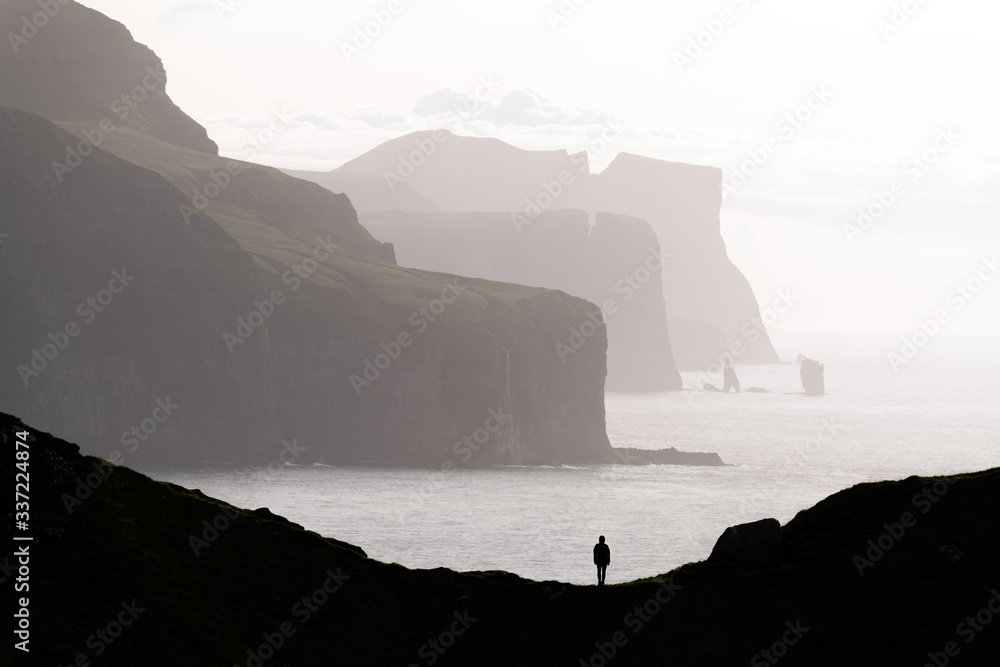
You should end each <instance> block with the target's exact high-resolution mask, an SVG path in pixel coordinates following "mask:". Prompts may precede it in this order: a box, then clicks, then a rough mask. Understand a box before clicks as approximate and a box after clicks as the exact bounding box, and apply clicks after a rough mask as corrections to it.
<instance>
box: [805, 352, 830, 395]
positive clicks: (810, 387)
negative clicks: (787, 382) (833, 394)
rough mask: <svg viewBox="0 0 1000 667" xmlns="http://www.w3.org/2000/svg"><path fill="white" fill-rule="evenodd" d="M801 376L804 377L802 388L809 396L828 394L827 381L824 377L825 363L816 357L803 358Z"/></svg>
mask: <svg viewBox="0 0 1000 667" xmlns="http://www.w3.org/2000/svg"><path fill="white" fill-rule="evenodd" d="M799 363H800V364H801V368H800V369H799V377H801V379H802V388H803V389H805V391H806V394H807V395H809V396H823V395H824V394H826V381H825V379H824V377H823V373H824V368H823V364H821V363H819V362H818V361H816V360H815V359H802V360H801V361H800V362H799Z"/></svg>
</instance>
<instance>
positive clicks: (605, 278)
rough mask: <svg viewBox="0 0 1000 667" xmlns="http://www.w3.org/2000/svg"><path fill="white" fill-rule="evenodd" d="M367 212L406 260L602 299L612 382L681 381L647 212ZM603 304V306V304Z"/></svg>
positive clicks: (583, 331) (654, 384) (581, 328)
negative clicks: (522, 218)
mask: <svg viewBox="0 0 1000 667" xmlns="http://www.w3.org/2000/svg"><path fill="white" fill-rule="evenodd" d="M361 222H362V224H364V225H365V227H367V228H368V230H369V231H371V232H372V234H373V235H374V236H376V237H377V238H379V239H382V240H384V241H388V242H391V243H392V245H393V246H394V248H395V251H396V256H397V258H398V260H399V262H400V263H401V264H403V265H405V266H414V267H418V268H421V269H430V270H434V271H443V272H448V273H456V274H463V275H471V276H478V277H482V278H488V279H491V280H502V281H505V282H512V283H519V284H523V285H537V286H541V287H547V288H552V289H559V290H562V291H564V292H567V293H568V294H572V295H574V296H578V297H582V298H584V299H587V300H588V301H590V302H591V303H594V304H597V306H598V307H599V310H598V308H595V309H594V311H593V312H594V318H595V319H603V320H604V321H605V322H606V323H607V328H608V376H607V381H606V384H605V387H606V388H607V389H608V390H612V391H669V390H676V389H680V387H681V378H680V374H679V373H678V372H677V368H676V366H675V365H674V360H673V355H672V354H671V348H670V336H669V333H668V330H667V319H666V315H665V312H664V307H663V291H662V283H661V281H660V278H659V274H660V272H661V271H662V269H663V264H664V260H663V257H662V253H661V251H660V246H659V242H658V241H657V239H656V235H655V234H654V233H653V231H652V229H650V227H649V225H648V224H647V223H646V222H645V221H643V220H637V219H633V218H628V217H626V216H621V215H615V214H611V213H599V214H598V215H597V216H596V217H595V224H594V226H593V227H591V225H590V220H589V218H588V215H587V214H586V213H585V212H583V211H570V210H562V211H552V212H546V213H542V214H541V215H539V216H538V217H537V218H536V219H535V220H533V221H531V224H529V225H526V226H524V227H523V228H520V227H518V226H516V225H514V224H512V222H511V215H510V214H509V213H466V214H462V213H400V212H391V213H369V214H363V215H361ZM599 311H600V312H599ZM592 326H593V323H588V322H587V321H583V322H578V323H577V324H576V325H575V326H574V327H573V328H572V329H569V330H567V331H566V332H565V340H564V342H563V345H562V346H560V350H559V351H560V356H561V357H562V358H568V357H570V356H572V355H574V354H575V353H576V347H575V346H576V345H582V344H583V343H584V342H585V341H586V340H588V339H589V337H590V335H589V334H590V333H591V327H592Z"/></svg>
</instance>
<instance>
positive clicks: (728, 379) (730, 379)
mask: <svg viewBox="0 0 1000 667" xmlns="http://www.w3.org/2000/svg"><path fill="white" fill-rule="evenodd" d="M722 374H723V385H722V391H724V392H728V391H729V388H730V387H732V388H733V389H735V390H736V393H737V394H738V393H740V379H739V378H738V377H736V371H735V370H734V369H733V365H732V364H730V363H729V359H726V365H725V367H724V368H723V369H722Z"/></svg>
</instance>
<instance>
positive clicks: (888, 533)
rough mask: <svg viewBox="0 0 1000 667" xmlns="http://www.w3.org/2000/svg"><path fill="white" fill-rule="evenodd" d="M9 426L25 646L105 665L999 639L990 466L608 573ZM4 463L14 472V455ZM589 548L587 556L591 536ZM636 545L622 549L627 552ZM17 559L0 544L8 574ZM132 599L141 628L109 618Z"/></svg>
mask: <svg viewBox="0 0 1000 667" xmlns="http://www.w3.org/2000/svg"><path fill="white" fill-rule="evenodd" d="M18 433H24V434H25V435H23V436H21V437H20V439H23V440H25V441H27V442H28V443H29V445H28V447H29V448H30V470H31V474H32V477H31V482H32V496H31V499H32V505H31V517H30V521H29V523H28V528H27V529H26V530H25V529H17V530H15V528H16V527H15V525H14V516H13V514H12V513H6V514H5V515H4V518H3V522H4V531H5V532H6V533H7V534H16V535H19V536H30V537H32V538H33V541H32V542H30V543H28V544H29V548H30V569H31V572H30V574H31V582H30V583H31V600H30V605H31V606H30V614H31V618H32V619H33V623H32V626H31V628H32V629H31V633H32V634H31V643H30V648H31V651H32V652H31V654H30V659H31V660H32V661H33V662H32V664H70V663H72V662H73V661H74V660H75V659H76V656H78V655H84V656H86V658H87V659H89V660H91V661H95V658H99V659H100V664H102V665H136V664H183V665H190V666H192V667H197V666H200V665H231V664H237V665H249V664H256V662H254V661H255V660H261V658H262V657H263V658H264V660H262V664H286V665H319V664H337V665H399V664H427V663H429V662H430V661H431V660H432V659H433V662H434V663H435V664H439V665H509V664H517V665H545V666H548V665H554V664H566V665H572V664H580V661H581V660H582V661H583V664H588V663H590V664H601V662H600V660H601V659H603V660H604V661H605V663H604V664H616V665H650V664H670V665H681V666H684V665H692V666H695V665H696V666H699V667H701V666H703V665H733V664H746V663H750V664H754V663H755V662H756V663H757V664H774V658H775V657H778V658H780V659H781V664H789V665H812V666H817V665H819V666H823V665H843V664H851V665H859V666H867V665H896V664H917V665H919V664H924V663H926V662H928V660H929V659H931V658H932V656H937V659H938V661H939V662H942V664H943V660H944V659H945V658H948V656H947V655H946V654H945V653H944V651H946V650H951V651H952V653H953V655H960V660H961V661H962V663H961V664H970V665H987V664H993V662H994V661H995V660H996V658H997V656H1000V634H998V633H996V632H994V631H993V630H994V628H993V627H992V626H991V625H990V624H989V623H988V622H987V619H988V618H994V616H995V614H993V613H992V612H990V611H989V610H988V606H987V605H992V606H993V608H994V609H995V608H996V606H997V603H998V602H1000V593H997V581H996V576H997V569H996V562H997V559H998V558H1000V531H997V529H996V528H997V526H996V521H995V516H994V515H995V511H994V508H995V507H996V506H997V504H998V501H1000V470H990V471H987V472H982V473H976V474H968V475H959V476H955V477H951V478H917V477H911V478H908V479H905V480H902V481H897V482H881V483H875V484H861V485H858V486H855V487H853V488H851V489H848V490H845V491H842V492H840V493H837V494H834V495H833V496H830V497H829V498H827V499H825V500H823V501H822V502H820V503H818V504H817V505H816V506H815V507H813V508H811V509H808V510H805V511H802V512H800V513H799V514H798V515H797V516H796V517H795V518H794V519H793V520H792V521H791V522H789V523H788V524H787V525H785V526H784V527H783V528H782V529H781V530H780V541H779V542H778V544H777V546H776V548H774V550H773V553H772V554H771V555H770V558H769V559H768V560H766V561H764V562H761V563H758V564H755V565H742V564H740V563H738V562H733V561H732V560H720V561H716V559H715V558H713V561H712V562H701V563H691V564H688V565H684V566H683V567H680V568H677V569H675V570H673V571H671V572H668V573H665V574H661V575H658V576H655V577H650V578H647V579H642V580H639V581H634V582H629V583H626V584H619V585H612V586H605V587H602V588H598V587H596V586H576V585H570V584H564V583H560V582H556V581H546V582H534V581H529V580H525V579H522V578H520V577H518V576H516V575H514V574H509V573H506V572H465V573H459V572H454V571H451V570H447V569H444V568H438V569H433V570H409V569H407V568H404V567H401V566H399V565H395V564H385V563H381V562H378V561H375V560H372V559H369V558H366V557H365V555H364V551H363V549H362V548H360V547H355V546H352V545H349V544H346V543H343V542H340V541H337V540H335V539H333V538H330V537H321V536H320V535H317V534H316V533H314V532H311V531H308V530H305V529H303V528H302V527H301V526H298V525H296V524H294V523H292V522H289V521H288V520H286V519H283V518H282V517H279V516H276V515H274V514H272V513H271V512H269V511H268V510H267V509H266V508H259V509H257V510H253V511H251V510H246V509H240V508H237V507H233V506H231V505H228V504H227V503H224V502H222V501H219V500H216V499H213V498H209V497H207V496H205V495H204V494H202V493H201V492H200V491H198V490H189V489H185V488H183V487H180V486H176V485H172V484H165V483H161V482H155V481H153V480H151V479H149V478H148V477H145V476H144V475H141V474H139V473H136V472H133V471H132V470H130V469H128V468H123V467H115V466H110V465H108V464H107V463H105V462H102V461H100V460H98V459H94V458H90V457H83V456H81V455H80V454H79V452H78V448H77V447H76V446H74V445H71V444H69V443H66V442H63V441H61V440H58V439H56V438H52V437H50V436H48V435H47V434H44V433H39V432H37V431H35V430H34V429H31V428H30V427H27V426H24V425H23V424H21V423H20V422H19V421H17V420H16V419H14V418H12V417H10V416H8V415H0V439H2V441H3V446H4V449H5V451H8V452H12V451H13V450H14V449H15V442H16V441H17V440H18V439H19V436H18V435H17V434H18ZM0 472H2V474H3V475H4V477H5V478H6V479H13V476H14V473H15V472H16V471H15V470H14V458H13V457H12V456H5V457H3V460H2V463H0ZM904 523H905V524H906V525H905V526H904V525H903V524H904ZM719 548H720V547H718V546H717V547H716V550H717V551H718V550H719ZM758 555H759V554H758ZM580 556H581V561H582V562H583V563H584V564H585V565H587V566H589V564H590V554H589V553H582V554H581V555H580ZM628 557H629V556H628V554H627V553H623V552H622V550H621V549H620V548H618V549H617V550H616V552H615V560H616V561H621V560H622V559H625V558H628ZM12 560H13V558H12V557H8V558H7V560H6V561H4V562H3V563H2V565H3V572H2V575H0V579H2V583H0V586H2V587H3V588H4V590H5V591H11V589H12V587H13V584H14V580H15V577H16V574H15V569H14V567H13V563H12ZM501 560H502V556H501ZM663 561H664V563H667V562H669V561H670V556H669V554H664V555H663ZM67 564H72V565H71V566H68V565H67ZM566 566H567V568H570V567H573V565H572V564H569V563H567V564H566ZM587 569H588V570H589V569H590V568H589V567H588V568H587ZM13 597H14V596H13V595H11V598H12V599H13ZM984 610H986V611H984ZM122 614H124V616H122ZM120 618H124V619H125V620H127V621H129V625H127V626H126V627H124V628H114V627H109V624H111V623H114V622H116V621H117V620H118V619H120ZM977 618H979V619H980V620H977ZM35 619H37V620H35ZM976 628H978V630H977V629H976ZM119 629H120V630H121V631H120V632H118V630H119ZM102 630H103V631H104V637H105V638H106V639H104V640H102V639H100V636H101V635H99V634H97V633H98V632H99V631H102ZM448 633H451V635H449V634H448ZM432 642H433V643H432ZM947 647H951V648H950V649H949V648H947ZM98 650H100V651H101V655H100V656H97V651H98ZM956 650H957V651H959V652H960V653H955V651H956ZM764 651H767V652H768V653H767V654H766V655H767V656H770V658H771V660H768V659H767V658H766V657H765V654H764V653H763V652H764ZM15 655H16V656H17V657H15V660H16V661H18V662H16V663H15V664H27V658H28V656H24V655H20V654H19V652H17V651H15ZM940 656H944V658H941V657H940ZM609 658H611V659H609ZM612 659H613V660H612ZM955 662H956V664H958V660H956V661H955ZM931 664H933V662H931Z"/></svg>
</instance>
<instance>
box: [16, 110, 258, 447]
mask: <svg viewBox="0 0 1000 667" xmlns="http://www.w3.org/2000/svg"><path fill="white" fill-rule="evenodd" d="M71 141H73V137H72V135H69V134H68V133H66V132H64V131H63V130H61V129H59V128H57V127H56V126H55V125H53V124H52V123H50V122H48V121H46V120H44V119H42V118H40V117H38V116H33V115H30V114H26V113H23V112H20V111H14V110H11V109H2V108H0V145H2V146H3V150H2V152H0V192H2V197H0V229H2V233H4V234H6V235H7V238H5V239H4V242H3V245H2V246H0V275H2V280H0V310H2V311H3V312H4V317H3V318H2V321H0V340H2V341H3V345H2V346H0V358H2V360H3V361H2V367H3V369H4V372H3V376H2V381H0V404H2V405H3V406H4V408H5V409H16V410H19V411H22V412H23V414H26V415H31V417H32V418H33V419H36V420H37V423H40V424H45V427H46V428H49V429H52V430H54V431H57V432H59V433H63V434H67V436H72V437H74V438H76V439H78V440H79V441H80V442H82V443H84V444H87V445H93V444H96V443H103V444H107V443H109V442H115V443H117V441H118V439H119V436H120V435H121V434H122V433H123V432H126V431H128V430H129V428H130V427H132V426H133V425H135V424H138V423H140V422H141V421H142V420H143V419H146V418H148V417H149V416H150V413H151V412H152V411H153V410H154V408H155V407H156V401H157V400H158V399H163V400H166V399H168V398H169V399H170V400H171V401H172V402H174V403H179V404H181V405H182V412H179V413H178V416H177V418H176V419H169V420H167V421H165V422H164V423H162V424H157V439H158V440H159V441H160V442H163V443H165V442H168V441H169V442H171V443H172V445H173V446H174V447H175V448H176V449H177V452H178V454H186V455H190V456H198V455H199V452H200V450H201V449H202V448H204V449H205V450H206V451H213V452H217V451H218V449H219V447H218V443H219V442H223V441H224V442H227V443H231V442H234V441H242V442H244V443H245V446H246V447H247V450H248V451H255V450H257V451H263V450H264V449H265V448H266V447H267V446H269V445H270V444H271V443H273V442H274V441H275V439H276V437H277V429H276V421H275V410H274V403H275V396H274V387H273V385H272V383H271V382H269V381H268V374H269V373H268V367H267V356H266V347H265V339H264V337H263V336H259V337H258V338H257V339H255V340H250V341H248V342H247V345H246V347H247V348H248V349H247V350H245V354H243V355H241V356H233V355H230V354H229V353H228V351H227V349H226V346H225V345H224V344H223V342H222V340H221V338H220V332H221V331H224V330H226V329H227V328H228V327H229V326H230V322H232V321H233V320H234V319H235V318H236V317H237V316H239V315H240V314H242V313H241V312H240V311H242V310H243V304H246V303H250V302H251V301H252V300H253V298H254V297H255V296H256V295H257V294H258V293H259V292H260V291H261V288H262V280H261V276H260V274H259V271H258V270H257V269H256V267H255V266H254V261H253V259H252V258H251V257H250V256H249V255H247V254H246V253H244V252H243V251H242V250H241V249H240V248H239V245H238V244H237V243H236V242H235V241H233V240H232V239H231V238H230V237H229V236H227V235H226V234H225V233H224V232H223V231H222V230H221V229H220V228H219V226H218V225H216V224H215V223H214V222H213V221H211V220H209V219H208V218H206V217H204V216H201V215H198V216H194V217H192V219H191V223H190V224H186V223H185V221H184V219H183V218H182V217H181V216H180V215H179V213H178V206H179V205H180V204H182V203H183V202H185V201H186V199H185V197H184V196H183V195H181V193H180V192H178V191H177V190H176V189H174V188H173V187H171V186H170V185H169V184H168V183H167V182H166V181H164V180H163V178H161V177H160V176H158V175H157V174H155V173H153V172H150V171H146V170H143V169H138V168H136V167H135V166H133V165H132V164H129V163H128V162H125V161H124V160H120V159H118V158H116V157H114V156H112V155H109V154H107V153H104V152H102V151H100V150H97V151H95V152H94V153H93V154H91V155H90V156H89V157H88V158H87V160H86V161H85V162H84V163H83V164H81V165H80V166H79V167H78V168H77V169H76V170H74V172H73V173H71V174H69V175H68V176H66V177H63V178H62V179H61V180H60V177H59V176H57V175H56V173H55V172H54V170H53V168H52V166H51V163H52V161H53V160H58V159H60V158H61V156H62V154H63V153H64V152H65V146H66V144H67V143H68V142H71Z"/></svg>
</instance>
